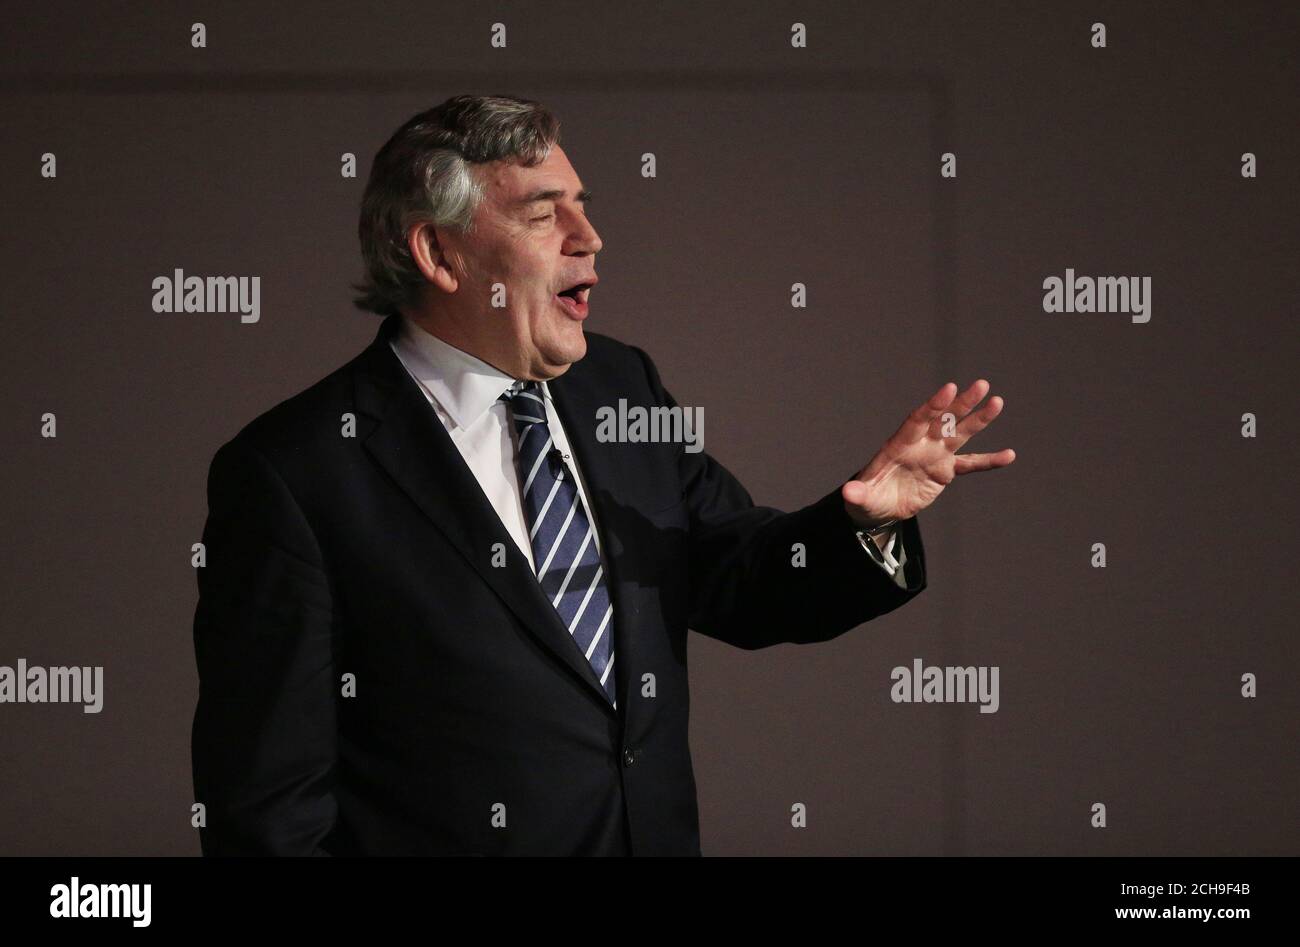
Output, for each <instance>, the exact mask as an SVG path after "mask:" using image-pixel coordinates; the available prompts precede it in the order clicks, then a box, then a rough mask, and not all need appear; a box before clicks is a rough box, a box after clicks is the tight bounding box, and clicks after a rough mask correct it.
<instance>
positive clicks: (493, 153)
mask: <svg viewBox="0 0 1300 947" xmlns="http://www.w3.org/2000/svg"><path fill="white" fill-rule="evenodd" d="M559 140H560V122H559V120H558V119H557V118H556V117H555V116H554V115H553V114H551V112H550V111H548V110H547V109H546V108H545V107H544V106H542V105H540V104H539V103H537V102H532V101H530V100H528V99H521V98H516V97H515V96H510V95H456V96H452V97H451V98H450V99H448V100H447V101H445V102H443V103H442V104H441V105H438V106H435V107H433V108H431V109H429V110H428V111H425V112H421V113H420V114H418V115H416V116H414V117H413V118H411V119H410V120H408V121H407V122H406V124H404V125H403V126H402V127H401V128H399V129H398V130H397V131H396V132H394V133H393V136H392V137H391V138H389V139H388V141H387V142H386V143H385V144H384V146H383V147H382V148H380V149H379V152H378V154H376V155H375V160H374V162H373V164H372V165H371V167H370V178H369V180H368V181H367V182H366V191H365V194H364V195H363V196H362V198H361V222H360V224H359V225H358V228H357V233H358V235H359V236H360V238H361V256H362V259H363V260H364V261H365V268H366V275H365V278H364V279H363V280H362V282H360V283H356V284H354V285H353V289H355V290H356V291H357V292H359V293H360V294H361V295H360V296H358V297H357V298H356V299H355V300H354V303H355V304H356V306H357V307H358V308H360V309H365V310H368V311H370V312H377V313H379V314H380V315H384V316H387V315H393V314H396V313H397V312H398V311H399V310H400V309H401V307H402V306H405V305H409V304H410V303H412V302H414V299H415V296H416V293H417V291H418V289H419V287H420V286H421V285H422V284H423V283H424V275H423V274H422V273H421V272H420V270H419V268H418V267H417V266H416V265H415V261H414V260H413V259H412V257H411V251H410V248H409V247H408V246H407V243H406V235H407V233H409V232H410V229H411V228H412V227H414V226H416V225H417V224H421V223H429V224H433V225H434V226H437V227H445V228H448V229H451V230H454V231H457V232H459V233H463V234H468V233H472V232H473V229H474V218H475V211H476V210H477V209H478V206H479V204H480V203H482V200H483V195H484V187H483V183H482V181H481V180H480V179H479V176H478V175H477V174H475V173H474V170H475V169H474V168H473V167H471V166H472V165H478V164H485V163H487V162H490V161H500V160H503V159H509V160H514V161H516V162H518V163H519V164H521V165H523V166H524V167H532V166H534V165H537V164H540V163H541V162H543V161H545V160H546V157H547V155H548V154H550V151H551V148H552V147H553V146H554V145H555V144H556V143H558V142H559Z"/></svg>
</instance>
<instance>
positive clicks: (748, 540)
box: [635, 349, 926, 649]
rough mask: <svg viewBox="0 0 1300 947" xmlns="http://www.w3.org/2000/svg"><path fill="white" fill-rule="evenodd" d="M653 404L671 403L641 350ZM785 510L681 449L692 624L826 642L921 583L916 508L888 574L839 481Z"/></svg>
mask: <svg viewBox="0 0 1300 947" xmlns="http://www.w3.org/2000/svg"><path fill="white" fill-rule="evenodd" d="M635 351H636V352H637V354H638V355H639V356H640V357H641V360H642V362H643V363H644V365H645V369H646V375H647V377H648V379H649V382H650V387H651V390H652V397H653V398H654V399H655V401H656V403H657V404H663V405H667V406H670V407H675V406H676V405H677V402H676V401H675V400H674V399H673V397H672V395H671V394H669V393H668V391H667V390H666V389H665V388H664V387H663V384H662V382H661V381H660V379H659V375H658V372H657V371H656V369H655V367H654V363H653V362H652V361H651V360H650V358H649V356H647V355H646V354H645V352H643V351H641V350H640V349H635ZM854 473H855V472H850V473H849V474H848V475H847V476H846V477H844V479H843V480H841V481H839V484H838V485H837V486H836V487H835V489H833V490H832V491H831V492H830V493H828V494H826V495H825V496H824V497H822V498H821V499H820V500H818V501H817V502H815V503H813V504H812V505H810V506H806V507H804V508H803V509H800V510H796V511H794V512H790V513H785V512H782V511H781V510H777V509H773V508H772V507H765V506H755V505H754V502H753V500H752V498H751V497H750V495H749V493H748V492H747V491H746V490H745V488H744V487H743V486H742V485H741V484H740V482H739V481H738V480H737V479H736V478H735V477H734V476H733V475H732V474H731V472H730V471H728V470H727V469H726V468H725V467H724V466H723V465H722V464H720V463H718V461H716V460H714V459H713V458H712V457H710V456H709V455H708V453H707V452H705V451H698V452H695V453H691V452H688V451H686V450H684V449H683V450H681V452H680V455H679V476H680V480H681V486H682V494H683V497H684V498H685V503H686V506H687V509H688V511H689V521H690V536H689V558H690V563H689V569H690V583H691V590H690V601H691V604H690V617H689V625H690V627H691V628H692V629H694V630H695V631H697V632H699V633H701V634H704V635H707V636H709V637H711V638H716V639H718V640H719V641H725V642H727V643H728V644H731V645H734V646H736V647H738V648H745V649H755V648H764V647H768V646H770V645H774V644H780V643H798V644H806V643H811V642H815V641H827V640H829V639H831V638H835V637H838V636H839V635H841V634H843V633H844V632H846V631H848V630H850V629H852V628H855V627H857V626H858V625H860V624H862V623H863V622H867V621H870V620H871V619H873V618H876V617H878V616H880V615H884V614H886V613H888V612H891V611H893V610H894V609H896V608H898V607H899V606H900V605H902V604H904V603H905V602H907V601H910V600H911V599H912V598H914V597H915V596H916V595H918V594H919V593H920V592H921V591H922V590H923V589H924V588H925V585H926V578H925V554H924V548H923V546H922V544H921V532H920V524H919V523H918V522H917V517H915V516H914V517H912V518H910V519H908V520H904V521H903V522H902V523H900V524H899V532H898V536H899V542H900V544H902V545H903V546H904V547H905V548H906V549H907V561H906V563H905V565H904V567H903V572H904V574H903V578H902V580H901V581H896V579H895V577H891V576H890V575H889V574H888V573H887V572H886V571H885V570H884V569H882V568H881V567H880V566H879V565H877V564H876V563H875V562H874V561H872V559H871V557H870V556H869V555H867V554H866V552H865V551H864V550H863V548H862V544H861V543H860V542H859V541H858V538H857V527H856V526H855V525H854V523H853V521H852V520H851V519H850V518H849V515H848V513H847V512H846V511H845V509H844V501H843V499H842V498H841V496H840V491H839V488H840V486H842V485H843V484H844V483H845V482H846V481H847V480H849V479H850V478H851V477H852V476H853V474H854Z"/></svg>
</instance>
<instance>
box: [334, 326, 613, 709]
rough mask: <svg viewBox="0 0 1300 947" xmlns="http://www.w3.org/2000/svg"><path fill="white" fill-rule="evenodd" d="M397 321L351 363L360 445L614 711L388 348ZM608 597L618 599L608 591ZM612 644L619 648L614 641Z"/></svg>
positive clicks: (526, 624)
mask: <svg viewBox="0 0 1300 947" xmlns="http://www.w3.org/2000/svg"><path fill="white" fill-rule="evenodd" d="M398 325H399V319H398V317H396V316H390V317H389V318H387V319H386V320H385V321H384V324H383V325H382V326H381V327H380V330H379V333H378V334H377V335H376V337H375V341H374V342H372V343H371V344H370V346H369V347H368V348H367V349H366V350H365V351H364V352H363V353H362V354H361V355H360V356H359V358H358V359H357V362H356V365H355V373H354V384H355V388H354V393H355V399H356V401H355V404H356V409H357V412H358V414H359V415H364V416H366V417H368V418H369V419H371V421H372V422H373V424H372V425H371V426H369V428H368V430H365V431H364V432H362V431H359V433H360V435H361V437H362V445H363V447H364V449H365V450H366V452H367V453H368V454H369V455H370V456H371V457H373V458H374V460H375V461H376V462H377V463H378V464H379V465H380V466H381V467H383V468H384V470H386V471H387V472H388V474H389V476H391V477H392V479H393V481H394V482H395V483H396V484H397V485H398V487H400V488H401V489H402V491H403V492H404V493H406V495H407V496H409V497H410V498H411V500H412V501H414V503H415V504H416V506H418V507H419V509H420V510H421V511H422V512H423V513H424V515H425V516H427V517H428V518H429V519H430V520H431V521H432V522H433V524H434V525H435V526H436V527H437V528H438V529H439V530H440V531H441V532H442V534H443V536H445V537H446V539H447V541H448V542H449V543H450V544H451V545H452V546H453V547H454V548H455V549H456V550H457V551H458V552H459V553H460V555H461V556H463V557H464V558H465V560H466V561H467V562H468V563H469V564H470V565H471V566H473V567H474V569H475V570H476V571H477V572H478V574H479V576H480V577H481V578H482V579H483V581H484V582H486V583H487V584H488V585H489V586H490V587H491V588H492V590H493V591H494V592H495V593H496V594H497V596H498V597H500V599H501V600H502V601H503V602H504V603H505V604H506V606H507V607H509V608H510V610H511V611H512V612H514V614H515V615H516V616H517V617H518V618H519V620H520V621H521V622H522V623H523V625H524V627H525V628H527V629H528V631H529V632H530V633H531V634H533V635H534V637H536V638H537V640H538V641H539V642H540V643H541V644H542V645H543V646H544V647H546V648H547V649H548V650H549V651H551V652H552V653H553V654H554V655H555V656H556V657H557V658H559V660H560V661H561V662H563V663H564V664H565V665H566V666H568V667H569V669H570V670H571V671H573V673H575V674H577V675H578V677H579V678H581V679H582V680H583V681H584V682H586V685H587V686H588V687H589V688H590V689H591V691H592V693H593V694H594V695H595V696H596V697H597V698H598V699H599V701H600V702H601V704H603V705H604V706H605V707H606V708H609V710H610V712H611V713H613V712H614V711H613V708H611V707H610V705H609V698H608V697H607V696H606V695H605V691H604V689H603V688H602V687H601V686H600V680H599V678H597V677H596V673H595V671H594V670H593V669H592V667H591V663H590V662H589V661H588V660H587V658H586V657H585V655H583V653H582V650H581V649H580V648H579V647H578V644H577V642H575V641H574V640H573V636H572V635H570V634H569V630H568V629H567V628H566V627H565V626H564V623H563V622H562V621H561V620H560V616H559V615H558V614H557V613H556V611H555V609H554V607H552V605H551V603H550V601H549V600H548V599H547V598H546V595H545V594H544V593H543V592H542V588H541V585H540V584H538V582H537V577H536V576H535V575H534V574H533V571H532V570H531V569H530V568H529V566H528V562H527V559H526V558H525V557H524V556H523V555H521V554H519V551H518V547H517V546H516V545H515V542H514V539H512V538H511V536H510V534H509V533H508V532H507V531H506V528H505V525H504V524H503V523H502V522H501V519H500V517H499V516H497V513H496V511H495V510H494V509H493V508H492V504H491V503H490V502H489V500H488V498H487V496H486V495H485V494H484V493H483V489H482V488H481V487H480V486H479V483H478V480H477V479H476V478H475V477H474V474H473V472H472V471H471V470H470V469H469V467H468V465H466V463H465V460H464V458H463V457H462V456H461V454H460V451H459V450H458V449H457V448H456V445H455V444H454V443H452V440H451V436H450V435H449V434H448V433H447V430H446V428H444V427H443V425H442V422H441V421H440V420H439V419H438V416H437V414H436V412H435V411H434V409H433V407H432V406H431V405H430V404H429V401H428V399H427V398H426V397H425V395H424V392H423V391H421V390H420V388H419V386H418V385H417V384H416V383H415V381H414V380H413V379H412V378H411V377H410V375H409V374H408V373H407V371H406V368H405V367H404V366H403V365H402V363H401V361H400V360H399V359H398V358H397V355H396V354H395V353H394V352H393V351H392V349H391V348H390V347H389V339H390V338H391V337H392V333H393V332H395V331H396V330H397V328H398ZM557 403H558V398H557ZM593 415H594V409H593ZM564 424H565V430H566V431H570V430H571V427H570V421H569V418H568V417H565V418H564ZM570 436H571V437H572V436H573V435H572V434H571V435H570ZM574 449H575V450H576V451H580V452H579V454H578V456H579V463H581V464H582V465H583V475H584V476H585V477H588V478H589V480H595V482H599V480H598V479H596V478H597V477H598V476H599V475H600V474H599V473H598V472H597V471H596V470H589V468H587V466H586V465H587V457H585V456H584V454H587V455H590V454H591V453H592V452H591V451H590V450H589V449H587V448H586V445H585V444H584V445H583V447H582V448H578V447H577V446H576V445H575V448H574ZM496 543H503V544H504V545H505V548H506V550H507V555H506V565H505V567H504V568H496V567H494V566H493V565H492V558H493V557H492V547H493V546H494V545H495V544H496ZM510 553H513V555H512V554H510ZM611 598H612V599H614V601H615V602H617V599H616V598H615V597H614V596H613V592H612V589H611ZM617 616H618V606H617V604H615V617H616V618H617ZM615 647H616V648H617V647H618V642H617V640H616V642H615ZM620 661H621V655H620V656H619V659H618V660H616V661H615V669H616V671H617V670H618V665H619V664H620ZM620 706H621V705H620Z"/></svg>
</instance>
